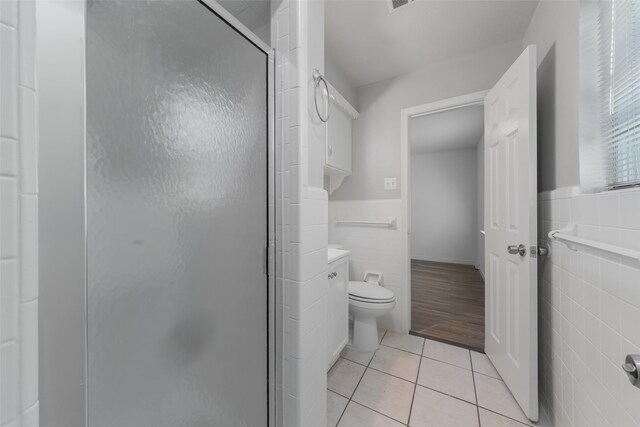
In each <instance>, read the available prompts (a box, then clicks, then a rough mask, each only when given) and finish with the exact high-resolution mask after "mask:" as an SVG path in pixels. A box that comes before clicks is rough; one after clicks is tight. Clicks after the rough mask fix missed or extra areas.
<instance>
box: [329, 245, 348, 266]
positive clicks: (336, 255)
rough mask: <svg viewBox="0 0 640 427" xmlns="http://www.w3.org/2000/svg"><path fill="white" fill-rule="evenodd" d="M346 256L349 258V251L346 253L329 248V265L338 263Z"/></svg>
mask: <svg viewBox="0 0 640 427" xmlns="http://www.w3.org/2000/svg"><path fill="white" fill-rule="evenodd" d="M346 256H349V251H345V250H344V249H335V248H329V259H328V263H329V264H331V263H332V262H334V261H337V260H339V259H340V258H344V257H346Z"/></svg>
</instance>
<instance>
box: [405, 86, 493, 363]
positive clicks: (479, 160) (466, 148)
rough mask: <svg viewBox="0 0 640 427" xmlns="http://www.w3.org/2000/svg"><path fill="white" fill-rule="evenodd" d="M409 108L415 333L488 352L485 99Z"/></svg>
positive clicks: (408, 209)
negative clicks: (485, 262)
mask: <svg viewBox="0 0 640 427" xmlns="http://www.w3.org/2000/svg"><path fill="white" fill-rule="evenodd" d="M485 94H486V92H478V93H473V94H469V95H466V96H463V97H458V98H452V99H448V100H444V101H439V102H436V103H431V104H426V105H422V106H417V107H413V108H411V109H407V110H403V120H402V131H403V132H402V133H403V138H402V141H403V144H402V148H403V156H402V160H403V166H402V173H403V175H402V177H403V180H404V182H406V183H407V185H406V186H404V188H406V193H405V194H404V195H403V200H405V201H406V202H405V214H406V224H407V242H406V249H405V250H406V257H405V262H406V275H407V276H406V277H407V285H408V286H409V287H410V295H411V298H410V299H409V304H410V306H409V307H407V314H408V316H407V317H408V319H407V325H408V329H409V331H410V333H411V334H413V335H417V336H421V337H424V338H429V339H433V340H437V341H442V342H446V343H449V344H454V345H458V346H462V347H466V348H469V349H472V350H477V351H481V352H482V351H484V328H485V325H484V311H485V308H484V279H483V274H484V273H483V272H484V238H483V234H482V232H483V223H484V197H483V192H484V185H483V181H484V178H483V177H484V151H483V150H484V138H483V135H484V106H483V102H484V96H485Z"/></svg>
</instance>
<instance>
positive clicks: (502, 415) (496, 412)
mask: <svg viewBox="0 0 640 427" xmlns="http://www.w3.org/2000/svg"><path fill="white" fill-rule="evenodd" d="M474 374H478V375H482V376H484V377H488V378H492V379H494V380H495V379H497V378H493V377H489V376H488V375H484V374H481V373H480V372H474ZM475 381H476V378H475V376H474V377H473V383H474V387H475ZM498 381H502V380H498ZM502 382H503V383H504V381H502ZM505 386H506V384H505ZM509 392H511V390H509ZM511 397H512V398H513V399H514V401H515V397H513V395H512V396H511ZM476 400H478V396H477V395H476ZM516 405H518V403H517V402H516ZM477 406H478V414H479V413H480V408H482V409H484V410H486V411H489V412H493V413H494V414H497V415H500V416H501V417H504V418H508V419H510V420H512V421H515V422H517V423H520V424H522V425H525V426H526V425H531V423H530V421H528V420H527V422H526V423H523V422H522V421H519V420H517V419H515V418H513V417H511V416H509V415H506V414H503V413H500V412H498V411H496V410H495V409H490V408H487V407H485V406H482V405H480V402H478V405H477ZM518 409H520V406H519V405H518ZM520 410H522V409H520ZM522 415H523V416H524V417H525V418H526V415H524V413H523V414H522Z"/></svg>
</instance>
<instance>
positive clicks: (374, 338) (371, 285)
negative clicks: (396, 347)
mask: <svg viewBox="0 0 640 427" xmlns="http://www.w3.org/2000/svg"><path fill="white" fill-rule="evenodd" d="M381 282H382V274H381V273H371V272H366V273H365V275H364V281H363V282H349V313H350V314H351V315H352V316H353V343H352V345H353V347H355V348H357V349H358V350H363V351H374V350H377V349H378V322H377V319H378V317H380V316H384V315H385V314H387V313H389V312H391V310H392V309H393V307H395V306H396V296H395V295H394V294H393V292H392V291H391V290H389V289H387V288H385V287H384V286H382V285H381V284H380V283H381Z"/></svg>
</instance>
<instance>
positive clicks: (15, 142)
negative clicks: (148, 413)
mask: <svg viewBox="0 0 640 427" xmlns="http://www.w3.org/2000/svg"><path fill="white" fill-rule="evenodd" d="M34 58H35V1H34V0H20V1H17V0H13V1H12V0H0V290H1V293H0V313H1V316H0V426H2V427H8V426H11V427H20V426H22V427H32V426H34V427H35V426H37V425H38V423H39V422H38V376H37V375H38V246H37V244H38V196H37V194H38V186H37V164H36V161H37V139H36V138H37V135H36V131H35V128H36V126H35V123H36V120H35V119H36V117H35V112H36V91H35V89H36V83H35V69H34Z"/></svg>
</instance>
